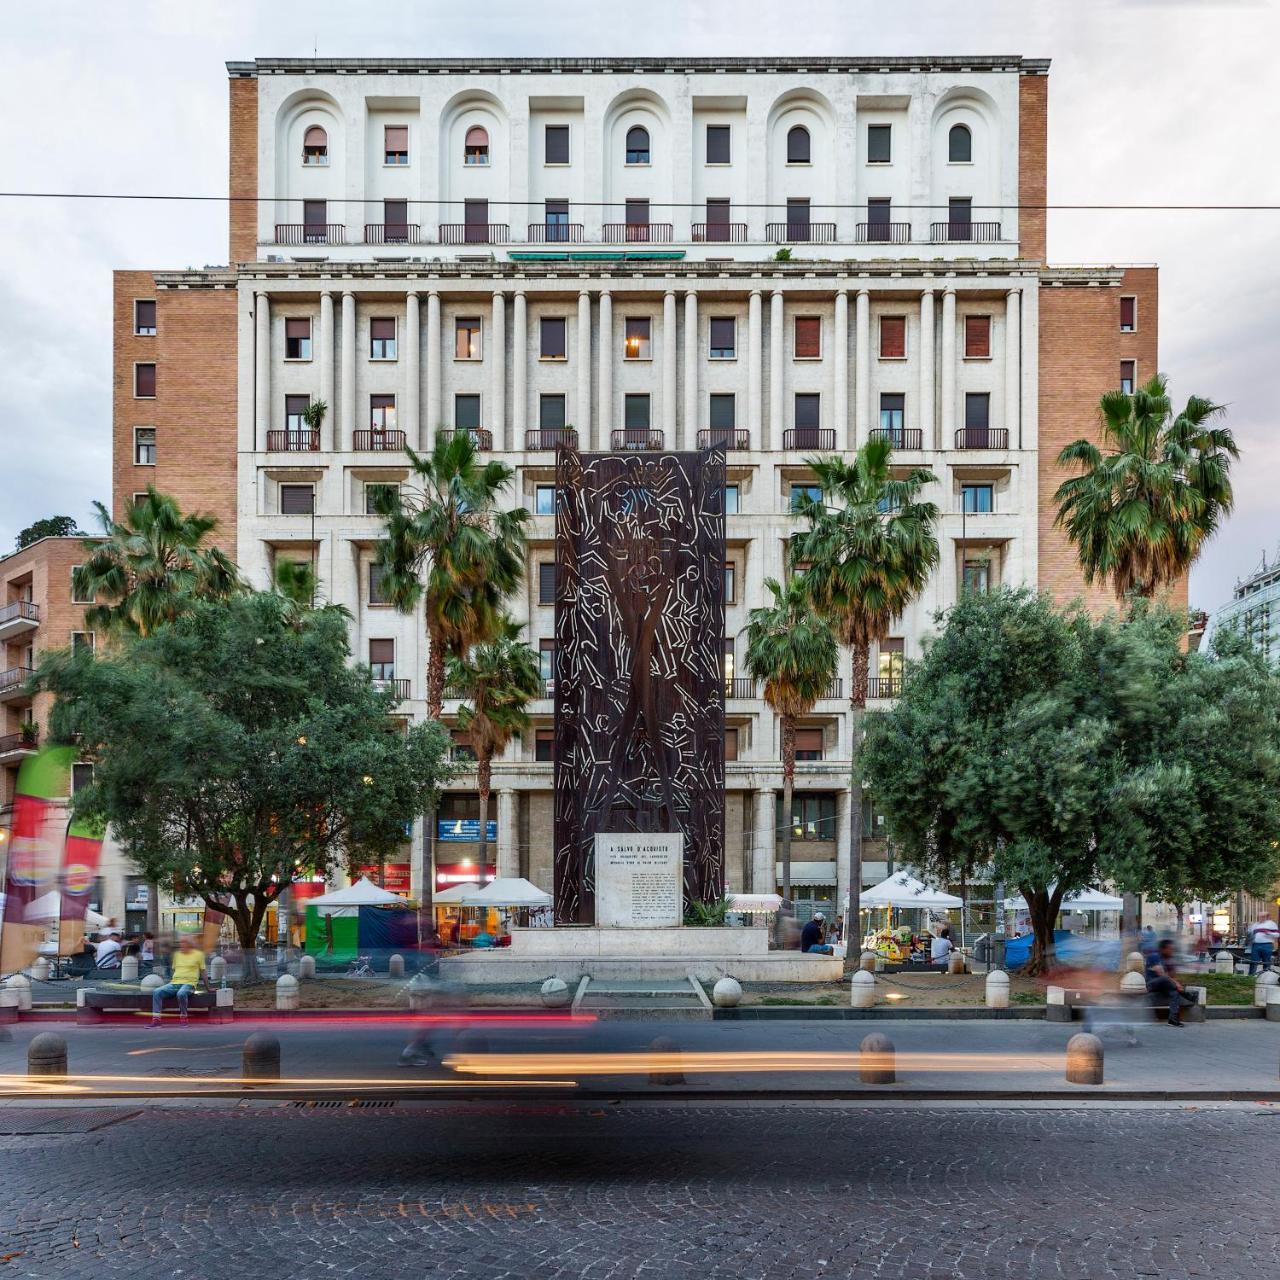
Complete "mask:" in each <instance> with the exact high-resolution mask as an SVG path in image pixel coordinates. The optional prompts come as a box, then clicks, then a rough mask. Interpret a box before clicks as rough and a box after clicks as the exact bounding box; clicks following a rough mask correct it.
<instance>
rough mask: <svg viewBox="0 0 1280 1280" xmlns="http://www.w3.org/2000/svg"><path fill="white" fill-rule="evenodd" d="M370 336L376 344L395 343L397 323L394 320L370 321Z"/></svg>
mask: <svg viewBox="0 0 1280 1280" xmlns="http://www.w3.org/2000/svg"><path fill="white" fill-rule="evenodd" d="M369 336H370V337H371V338H372V339H373V340H374V342H394V341H395V336H396V322H395V321H394V320H370V321H369Z"/></svg>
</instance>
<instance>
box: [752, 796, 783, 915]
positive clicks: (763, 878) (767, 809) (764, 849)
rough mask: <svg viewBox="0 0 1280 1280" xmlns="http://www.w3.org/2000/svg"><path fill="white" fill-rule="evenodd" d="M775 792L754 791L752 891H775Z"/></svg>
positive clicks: (776, 880)
mask: <svg viewBox="0 0 1280 1280" xmlns="http://www.w3.org/2000/svg"><path fill="white" fill-rule="evenodd" d="M775 794H776V793H775V792H773V791H771V790H769V789H768V788H764V789H763V790H760V791H757V792H756V840H755V856H754V859H753V866H752V868H751V892H752V893H777V891H778V867H777V861H778V860H777V854H776V853H775V852H774V845H775V843H776V831H775V823H776V822H777V806H776V804H775V801H774V796H775Z"/></svg>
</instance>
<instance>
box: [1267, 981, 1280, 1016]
mask: <svg viewBox="0 0 1280 1280" xmlns="http://www.w3.org/2000/svg"><path fill="white" fill-rule="evenodd" d="M1263 1016H1264V1017H1265V1018H1266V1020H1267V1021H1268V1022H1280V987H1268V988H1267V1007H1266V1009H1265V1010H1264V1014H1263Z"/></svg>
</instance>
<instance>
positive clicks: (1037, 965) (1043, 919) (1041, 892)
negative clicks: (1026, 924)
mask: <svg viewBox="0 0 1280 1280" xmlns="http://www.w3.org/2000/svg"><path fill="white" fill-rule="evenodd" d="M1020 888H1021V889H1022V896H1023V897H1024V898H1025V899H1026V902H1027V912H1028V914H1029V915H1030V916H1031V930H1032V933H1033V934H1034V935H1035V940H1034V941H1033V942H1032V944H1031V959H1030V961H1028V963H1027V973H1028V974H1030V975H1032V976H1035V975H1037V974H1041V973H1047V972H1048V971H1049V970H1050V969H1051V968H1053V966H1054V964H1055V963H1056V955H1055V950H1054V943H1053V926H1054V924H1055V922H1056V921H1057V919H1058V912H1059V911H1061V910H1062V897H1063V893H1064V890H1063V889H1062V887H1061V886H1059V887H1058V888H1057V889H1055V890H1054V891H1053V893H1050V892H1049V891H1048V890H1047V889H1044V888H1040V889H1032V888H1030V886H1028V885H1021V886H1020Z"/></svg>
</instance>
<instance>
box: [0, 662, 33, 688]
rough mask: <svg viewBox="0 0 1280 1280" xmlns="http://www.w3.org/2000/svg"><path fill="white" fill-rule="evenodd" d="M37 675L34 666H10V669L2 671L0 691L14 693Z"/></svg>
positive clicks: (0, 673) (0, 672)
mask: <svg viewBox="0 0 1280 1280" xmlns="http://www.w3.org/2000/svg"><path fill="white" fill-rule="evenodd" d="M33 675H35V670H34V669H33V668H32V667H10V668H9V670H8V671H0V693H13V692H14V690H15V689H21V688H22V687H23V685H25V684H26V683H27V681H28V680H30V679H31V677H32V676H33Z"/></svg>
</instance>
